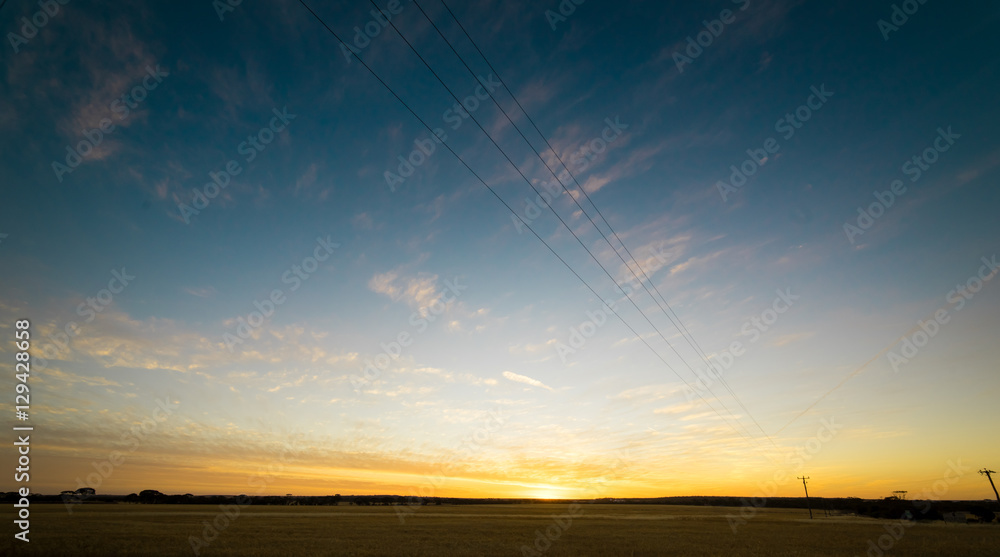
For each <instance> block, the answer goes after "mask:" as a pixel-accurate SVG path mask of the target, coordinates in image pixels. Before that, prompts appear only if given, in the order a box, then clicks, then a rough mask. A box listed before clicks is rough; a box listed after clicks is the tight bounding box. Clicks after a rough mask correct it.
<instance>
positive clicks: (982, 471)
mask: <svg viewBox="0 0 1000 557" xmlns="http://www.w3.org/2000/svg"><path fill="white" fill-rule="evenodd" d="M979 473H980V474H983V475H985V476H986V479H988V480H990V486H991V487H992V488H993V495H996V496H997V503H1000V494H998V493H997V486H995V485H993V477H992V476H990V474H996V471H994V470H987V469H986V468H983V469H982V470H980V471H979Z"/></svg>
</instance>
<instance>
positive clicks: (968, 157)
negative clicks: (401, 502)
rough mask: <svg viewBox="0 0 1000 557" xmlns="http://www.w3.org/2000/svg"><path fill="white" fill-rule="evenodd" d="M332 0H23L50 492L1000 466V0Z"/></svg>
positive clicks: (490, 493) (959, 488)
mask: <svg viewBox="0 0 1000 557" xmlns="http://www.w3.org/2000/svg"><path fill="white" fill-rule="evenodd" d="M309 4H310V8H311V9H312V10H314V11H315V15H314V14H313V13H310V11H309V10H307V9H306V8H305V7H304V6H303V5H302V4H301V3H295V2H242V3H237V5H235V6H232V5H230V4H227V3H225V2H214V3H213V2H210V1H208V0H202V1H198V2H183V3H179V4H178V3H166V2H152V3H140V4H124V5H123V4H120V3H115V4H112V3H109V2H98V1H87V0H73V1H72V2H69V3H66V4H65V5H63V4H59V5H58V11H57V12H56V13H55V14H54V15H45V16H44V17H43V16H42V15H35V14H36V13H38V12H39V11H40V10H42V8H40V7H39V4H37V3H32V2H10V3H8V4H7V5H6V6H4V7H3V8H2V10H0V23H2V27H0V29H2V31H3V33H4V37H5V40H4V44H3V45H2V48H0V69H2V71H0V125H2V129H3V130H4V133H3V134H0V176H2V179H0V181H2V202H0V265H2V269H3V272H2V273H0V335H2V336H3V337H4V338H5V339H9V340H4V341H3V342H2V343H0V352H2V354H3V359H4V361H6V362H10V365H9V366H8V367H7V369H10V368H13V362H15V354H16V353H17V352H18V351H19V349H18V348H17V347H16V346H15V345H14V340H15V334H16V332H17V331H18V330H19V329H17V328H16V325H15V323H16V322H17V321H19V320H28V321H29V322H30V327H29V329H28V330H29V332H30V341H31V348H30V353H31V356H32V360H31V364H32V367H31V375H30V379H28V385H29V387H30V395H31V399H30V408H29V410H28V416H29V417H28V419H27V420H18V419H17V418H16V417H15V408H14V406H15V404H14V399H13V397H14V394H15V393H14V390H15V384H16V383H18V382H19V381H18V380H17V379H16V378H15V374H14V372H13V370H12V371H11V372H9V373H7V374H5V376H4V377H5V379H4V380H3V385H4V389H5V390H6V391H7V392H8V393H9V394H7V395H4V396H3V397H2V401H3V402H2V404H0V407H2V408H0V410H2V412H3V413H4V416H5V420H7V422H8V423H9V425H10V426H11V427H14V426H24V425H30V426H32V427H34V430H33V431H32V433H31V457H32V460H31V473H30V482H29V483H28V484H27V485H29V486H30V489H31V491H32V492H38V493H58V492H59V491H62V490H69V489H77V488H79V487H93V488H95V489H96V490H97V492H98V493H109V494H127V493H131V492H138V491H140V490H143V489H157V490H159V491H162V492H164V493H194V494H218V493H223V494H239V493H247V494H285V493H295V494H301V495H310V494H317V495H320V494H334V493H340V494H399V495H420V496H442V497H539V498H561V497H567V498H570V497H574V498H575V497H587V498H592V497H658V496H671V495H737V496H747V497H750V496H758V497H759V496H767V497H770V496H799V495H800V494H801V487H802V486H801V485H800V482H799V480H797V479H796V478H797V477H798V476H808V477H809V478H810V479H809V492H810V495H814V496H827V497H839V496H857V497H870V498H875V497H884V496H888V495H890V494H891V492H892V491H894V490H907V491H908V492H909V494H910V497H911V498H935V499H984V498H990V497H992V491H991V490H990V488H989V484H988V483H987V482H986V480H985V478H983V477H982V476H981V475H980V474H978V473H977V470H980V469H982V468H996V467H997V466H1000V449H998V448H997V446H996V443H994V442H992V441H995V439H996V433H995V425H996V423H997V418H998V417H1000V411H998V405H997V404H996V400H997V395H998V394H1000V376H998V374H997V364H996V362H997V361H998V358H1000V346H998V344H997V343H996V330H997V326H998V325H1000V318H998V315H1000V313H998V309H1000V285H998V284H996V283H997V282H1000V281H997V280H994V279H996V277H997V275H998V274H1000V272H998V271H997V270H996V263H995V262H996V257H997V254H998V251H1000V250H998V248H1000V246H998V243H997V238H1000V220H998V219H997V214H998V213H997V209H998V202H1000V193H998V189H997V181H998V179H1000V134H998V133H997V130H996V123H997V122H998V121H1000V107H998V106H997V103H996V90H997V88H998V86H1000V76H998V75H997V70H998V62H1000V56H998V53H1000V42H998V41H1000V39H998V38H997V35H996V33H995V32H994V29H995V27H996V25H997V23H998V19H1000V8H998V7H997V5H996V4H995V3H991V2H985V1H970V2H964V3H962V5H961V6H957V5H955V4H950V3H946V2H941V1H937V0H929V1H928V2H926V3H923V4H918V3H916V2H910V3H907V2H904V3H902V4H899V3H897V4H893V3H892V2H839V1H830V2H811V3H807V2H804V1H783V2H781V1H767V0H736V1H729V0H726V1H722V0H716V1H714V2H707V3H704V2H702V3H693V4H692V3H686V2H663V3H660V2H625V3H614V4H613V3H610V2H601V1H598V0H589V1H586V2H581V3H579V4H576V3H573V2H569V1H565V2H562V4H560V3H559V2H557V1H555V0H550V1H546V2H527V1H520V0H516V1H510V2H499V1H483V2H476V3H459V2H452V1H449V2H447V8H450V10H451V12H452V13H453V14H454V17H453V16H452V13H449V10H448V9H447V8H446V7H445V4H443V3H441V2H440V0H423V1H420V2H411V1H401V2H393V3H388V4H386V3H379V7H381V8H383V9H384V10H385V11H386V13H388V14H389V15H391V19H386V18H384V16H382V15H380V14H378V12H375V13H374V14H373V10H374V9H375V8H374V7H373V6H372V5H371V4H370V3H365V2H361V1H356V2H335V3H319V2H315V3H309ZM899 6H902V7H899ZM897 8H898V9H897ZM903 8H906V10H907V11H909V12H912V13H907V12H906V11H903ZM914 8H915V10H914ZM50 9H53V8H51V7H50ZM24 18H26V19H24ZM32 18H34V19H35V23H32V22H31V20H32ZM319 19H322V22H321V21H320V20H319ZM430 22H433V23H434V26H437V30H436V29H435V27H434V26H432V24H431V23H430ZM459 22H460V24H461V26H460V25H459ZM327 26H328V28H329V29H328V28H327ZM463 28H464V31H463ZM397 29H398V31H397ZM438 30H440V34H439V32H438ZM400 31H401V32H402V35H403V36H404V37H405V38H406V41H404V40H403V39H401V38H400V34H399V32H400ZM466 32H467V33H468V36H467V35H466ZM333 33H336V34H337V35H339V36H340V37H342V38H343V39H344V40H345V41H347V42H348V43H349V44H350V46H351V50H353V52H354V53H355V54H357V56H359V57H360V59H361V60H363V61H364V64H365V65H367V66H368V68H370V70H373V71H374V72H375V73H376V74H377V76H378V77H377V78H376V77H374V76H373V75H372V73H371V72H370V71H369V69H368V68H366V66H365V65H363V64H362V63H361V62H360V61H359V60H358V59H357V58H354V57H353V55H351V56H347V55H348V54H351V52H350V50H349V49H348V48H347V47H346V46H344V45H342V43H341V42H340V41H339V40H338V39H337V38H336V37H335V36H334V34H333ZM366 33H367V34H366ZM441 34H443V35H444V37H446V38H447V40H448V42H447V43H446V42H445V40H443V39H442V36H441ZM470 37H471V39H472V40H473V41H474V42H470ZM407 41H408V42H409V44H410V45H412V48H413V49H411V47H410V46H408V44H407ZM449 43H450V44H451V45H453V48H454V51H453V50H452V47H449ZM414 49H415V51H416V53H415V52H414ZM456 52H457V53H458V54H459V55H460V56H461V57H462V58H461V60H464V63H463V61H460V59H459V58H458V57H457V56H456ZM417 53H419V55H418V54H417ZM483 55H485V59H484V58H483ZM425 63H426V64H425ZM465 64H467V65H468V68H467V67H466V66H465ZM428 66H430V68H432V69H433V72H432V71H431V70H429V69H428ZM470 70H471V71H470ZM435 74H436V75H435ZM442 82H443V83H444V84H445V85H443V84H442ZM390 89H391V91H390ZM511 93H513V95H514V96H513V97H512V96H511ZM515 99H516V101H515ZM459 102H462V103H463V105H460V104H459ZM404 103H405V105H404ZM498 106H499V107H501V108H502V110H501V108H498ZM522 109H523V110H522ZM505 113H506V116H505ZM526 114H527V116H526ZM529 117H530V120H529ZM487 134H488V135H487ZM540 134H541V135H540ZM550 147H551V148H550ZM501 150H502V151H501ZM459 157H460V158H459ZM559 159H562V161H564V163H565V167H563V166H562V165H561V163H560V160H559ZM466 165H468V166H466ZM567 168H568V170H567ZM470 169H471V170H470ZM570 173H572V176H570ZM532 187H534V188H535V190H537V191H535V190H533V189H532ZM595 223H596V224H595ZM622 245H624V246H625V247H624V248H623V247H622ZM625 248H627V250H628V251H627V252H626V249H625ZM626 262H628V264H626ZM637 265H638V266H637ZM13 434H14V432H13V431H11V432H10V433H9V434H8V436H10V437H11V438H13ZM3 446H4V448H3V449H2V450H0V452H2V454H3V461H4V462H7V463H8V464H9V465H10V466H11V467H12V468H13V466H14V464H15V461H16V458H17V457H16V453H15V451H14V448H13V445H12V444H11V443H4V444H3ZM20 485H22V483H21V482H15V481H13V477H12V475H5V479H4V480H3V483H2V485H0V490H13V489H16V488H17V487H18V486H20Z"/></svg>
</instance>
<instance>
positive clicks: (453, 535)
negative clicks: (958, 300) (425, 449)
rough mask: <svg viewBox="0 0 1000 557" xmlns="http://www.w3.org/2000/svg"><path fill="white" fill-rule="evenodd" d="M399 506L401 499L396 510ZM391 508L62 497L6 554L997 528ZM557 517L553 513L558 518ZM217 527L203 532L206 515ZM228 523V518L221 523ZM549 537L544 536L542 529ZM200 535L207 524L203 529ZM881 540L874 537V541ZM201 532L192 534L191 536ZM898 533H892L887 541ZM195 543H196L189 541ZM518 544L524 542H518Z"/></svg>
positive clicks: (559, 545) (591, 546) (922, 552)
mask: <svg viewBox="0 0 1000 557" xmlns="http://www.w3.org/2000/svg"><path fill="white" fill-rule="evenodd" d="M403 508H406V507H403ZM397 510H399V509H397V508H395V507H354V506H339V507H294V506H293V507H275V506H269V507H264V506H261V507H254V506H249V507H246V508H244V509H241V511H240V514H239V516H238V517H236V518H235V519H233V520H230V519H228V518H227V519H225V520H223V519H218V518H217V517H218V516H219V515H220V511H219V508H218V507H206V506H204V505H191V506H187V505H124V504H117V505H116V504H110V505H79V506H76V507H75V508H74V512H73V513H72V514H68V513H67V511H66V509H65V508H64V507H63V505H37V506H32V509H31V511H32V512H31V532H30V539H31V541H30V543H27V544H25V543H23V542H16V544H11V543H10V542H9V541H4V543H3V545H2V546H0V547H2V549H0V553H4V554H13V555H40V556H41V555H44V556H53V557H57V556H64V555H136V556H140V555H141V556H160V555H195V552H194V549H193V546H192V543H194V546H197V547H198V549H199V554H200V555H205V556H213V555H226V556H247V557H261V556H270V555H275V556H279V555H280V556H286V555H357V556H368V555H426V556H440V555H488V556H493V555H498V556H499V555H503V556H518V555H544V556H546V557H550V556H551V557H557V556H570V555H601V556H603V555H628V556H631V555H718V556H733V555H784V556H792V555H795V556H800V555H829V556H845V555H848V556H850V555H873V556H874V555H880V554H881V553H880V551H882V550H880V549H877V548H875V547H876V546H875V545H873V544H877V543H879V542H880V541H881V543H882V545H883V547H887V548H890V549H889V550H888V551H885V554H886V555H908V556H938V555H963V556H983V557H987V556H988V557H996V556H997V555H1000V527H998V526H996V525H977V524H970V525H965V524H961V525H956V524H943V523H940V522H937V523H929V524H916V525H913V526H908V527H907V526H902V525H900V524H899V523H898V522H896V521H887V520H875V519H867V518H856V517H849V516H840V517H825V516H822V513H820V514H821V516H818V517H817V518H816V520H812V521H810V520H809V518H808V515H807V514H806V513H805V512H804V511H800V510H783V509H761V510H759V511H758V512H757V515H756V516H755V517H753V518H752V519H750V520H749V521H748V522H747V523H746V524H744V525H742V526H740V528H739V531H738V533H736V534H734V533H733V531H732V529H731V528H730V525H729V522H728V521H727V518H726V515H727V514H731V515H736V514H738V512H739V509H731V508H720V507H685V506H666V505H583V506H582V507H581V509H580V511H578V513H579V512H582V514H579V516H576V517H572V521H571V522H570V521H568V520H567V519H566V518H565V515H566V514H567V513H568V511H569V507H568V505H566V504H529V505H496V506H493V505H476V506H427V507H419V508H414V509H413V512H412V514H407V515H406V518H405V523H402V524H401V523H400V519H399V517H398V515H397ZM560 515H563V516H564V517H563V518H557V517H559V516H560ZM213 521H217V524H219V525H222V529H221V531H220V532H219V533H218V534H217V536H216V537H215V538H214V539H211V540H208V539H205V538H204V535H205V534H206V527H205V523H206V522H207V523H212V522H213ZM227 521H228V522H229V524H228V525H226V524H225V523H226V522H227ZM546 531H548V532H549V535H550V536H551V537H552V538H554V540H553V539H547V538H545V537H544V532H546ZM207 535H208V537H209V538H211V537H212V536H213V532H212V530H207ZM880 537H881V540H880ZM198 538H200V539H198ZM897 538H898V539H897ZM193 540H195V541H193ZM525 548H531V549H530V550H525Z"/></svg>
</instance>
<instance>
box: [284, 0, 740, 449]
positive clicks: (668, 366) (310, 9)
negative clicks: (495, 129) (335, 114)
mask: <svg viewBox="0 0 1000 557" xmlns="http://www.w3.org/2000/svg"><path fill="white" fill-rule="evenodd" d="M299 3H300V4H302V6H303V7H304V8H305V9H306V10H308V11H309V13H310V14H311V15H312V16H313V17H314V18H315V19H316V20H317V21H319V23H320V24H321V25H322V26H323V27H324V28H325V29H326V30H327V31H328V32H329V33H330V34H331V35H333V37H334V38H336V39H337V41H338V42H340V43H341V44H342V45H344V46H345V48H346V47H347V43H346V42H345V41H344V40H343V39H341V38H340V36H339V35H338V34H337V33H336V32H335V31H334V30H333V29H331V28H330V26H329V25H327V23H326V21H324V20H323V18H321V17H320V16H319V14H317V13H316V12H315V11H314V10H313V9H312V8H311V7H310V6H309V5H308V4H307V3H306V2H305V0H299ZM390 23H391V22H390ZM393 28H394V29H395V26H393ZM396 31H397V33H398V32H399V31H398V29H397V30H396ZM400 36H402V35H400ZM404 40H405V39H404ZM347 50H349V51H351V53H352V55H353V56H354V57H355V59H357V60H358V62H360V63H361V65H362V66H364V68H365V69H366V70H368V72H369V73H371V74H372V76H374V77H375V79H377V80H378V82H379V83H381V84H382V86H383V87H385V88H386V89H387V90H388V91H389V93H390V94H392V96H393V97H395V99H396V100H397V101H399V102H400V104H402V105H403V107H404V108H406V110H407V111H408V112H409V113H410V114H412V115H413V117H414V118H416V119H417V121H419V122H420V123H421V124H422V125H423V126H424V127H425V128H427V130H428V131H430V132H431V133H432V134H433V133H434V132H433V129H432V128H431V126H430V125H429V124H428V123H427V122H426V121H424V119H423V118H421V117H420V115H419V114H417V113H416V111H414V110H413V108H411V107H410V105H409V104H407V103H406V101H404V100H403V99H402V98H401V97H400V96H399V95H398V94H397V93H396V92H395V91H394V90H393V89H392V87H390V86H389V84H388V83H386V82H385V80H383V79H382V78H381V77H380V76H379V75H378V74H377V73H376V72H375V70H373V69H372V68H371V67H370V66H369V65H368V64H367V63H366V62H365V61H364V60H362V59H361V57H360V56H358V54H357V53H355V52H354V51H353V50H351V49H349V48H348V49H347ZM487 135H488V134H487ZM491 139H492V138H491ZM442 144H443V145H444V146H445V148H446V149H448V151H449V152H450V153H451V154H452V155H454V156H455V158H457V159H458V161H459V162H460V163H462V166H464V167H465V168H466V169H468V170H469V172H470V173H472V175H473V176H475V177H476V179H477V180H479V182H480V183H482V184H483V185H484V186H486V189H488V190H489V191H490V193H492V194H493V196H494V197H496V198H497V200H499V201H500V202H501V203H502V204H503V205H504V207H506V208H507V210H508V211H510V213H511V214H513V215H514V217H515V218H517V219H518V220H519V221H521V223H522V224H524V225H525V227H526V228H527V229H528V230H529V231H531V233H532V234H533V235H534V236H535V237H536V238H538V240H539V241H540V242H542V244H543V245H545V247H546V248H548V250H549V251H550V252H552V254H553V255H555V256H556V258H557V259H559V261H560V262H561V263H562V264H563V265H564V266H565V267H566V268H567V269H569V271H570V272H571V273H573V275H574V276H575V277H576V278H577V279H579V280H580V282H582V283H583V285H584V286H586V287H587V289H588V290H590V291H591V292H592V293H593V294H594V295H595V296H597V298H598V299H600V297H601V296H600V294H598V293H597V291H596V290H595V289H594V288H593V287H592V286H591V285H590V283H588V282H587V281H586V280H584V278H583V277H582V276H580V274H579V273H577V272H576V270H575V269H573V267H572V266H570V265H569V263H568V262H566V260H565V259H563V258H562V257H561V256H560V255H559V254H558V253H557V252H556V251H555V249H553V248H552V246H550V245H549V243H548V242H546V241H545V240H544V239H543V238H542V237H541V235H539V234H538V232H536V231H535V229H533V228H531V226H530V225H528V223H526V222H524V220H523V219H521V217H520V216H518V215H517V213H516V212H515V211H514V209H513V208H512V207H511V206H510V205H509V204H508V203H507V202H506V201H505V200H504V199H503V198H502V197H501V196H500V195H499V194H498V193H497V192H496V190H494V189H493V188H492V187H491V186H490V185H489V184H488V183H487V182H486V181H485V180H484V179H483V178H482V177H481V176H480V175H479V174H477V173H476V171H475V170H473V169H472V167H471V166H469V164H468V163H467V162H466V161H465V160H464V159H463V158H462V157H461V156H459V154H458V153H457V152H456V151H455V150H454V149H453V148H452V147H451V146H450V145H448V143H447V142H445V141H442ZM529 184H530V182H529ZM584 247H585V248H586V246H584ZM609 309H610V310H611V312H612V313H614V315H615V317H617V318H618V319H619V320H620V321H621V322H622V323H623V324H624V325H625V326H626V327H627V328H628V329H629V331H631V332H632V334H634V335H635V336H636V337H637V338H638V339H639V340H640V341H642V343H643V344H645V345H646V347H647V348H649V349H650V351H652V352H653V354H654V355H656V356H657V357H658V358H659V359H660V361H662V362H663V364H664V365H666V366H667V369H669V370H670V371H671V372H673V373H674V375H676V376H677V378H678V379H680V380H681V381H682V382H683V383H685V384H687V381H686V380H684V378H683V377H681V376H680V374H679V373H677V371H676V370H675V369H674V368H673V367H672V366H671V365H670V364H669V363H668V362H667V361H666V359H664V358H663V356H662V355H661V354H660V353H659V352H657V351H656V350H655V349H654V348H653V347H652V346H651V345H650V344H649V343H648V342H647V341H646V339H644V338H642V336H641V335H639V333H638V332H637V331H636V330H635V329H634V328H633V327H632V326H631V325H629V323H628V322H627V321H625V319H624V318H623V317H622V316H621V315H620V314H619V313H618V312H617V311H615V309H614V308H610V307H609ZM689 386H690V385H689ZM698 396H699V398H701V399H702V400H703V401H704V402H705V403H706V404H708V406H709V408H711V409H712V411H713V412H715V414H716V415H718V416H719V418H721V419H722V420H723V421H724V422H725V423H726V424H727V425H729V427H731V428H732V429H733V430H734V431H735V432H736V433H737V434H739V435H740V436H741V437H743V439H744V440H746V441H747V442H748V443H750V444H752V443H751V439H748V438H747V436H746V435H745V434H744V433H743V432H741V431H740V430H739V429H737V428H736V427H734V426H733V425H732V424H730V422H729V420H728V419H726V417H725V416H723V415H722V414H721V413H720V412H719V411H718V410H716V409H715V407H714V406H712V404H711V403H710V402H709V401H708V400H706V399H705V397H703V396H702V395H701V394H700V393H698ZM730 413H731V412H730Z"/></svg>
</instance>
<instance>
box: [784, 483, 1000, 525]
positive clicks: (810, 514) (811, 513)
mask: <svg viewBox="0 0 1000 557" xmlns="http://www.w3.org/2000/svg"><path fill="white" fill-rule="evenodd" d="M994 473H995V472H994ZM796 479H799V480H802V489H805V490H806V508H808V509H809V520H812V517H813V509H812V505H810V504H809V488H808V487H806V480H808V479H809V476H802V477H800V478H796Z"/></svg>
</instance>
